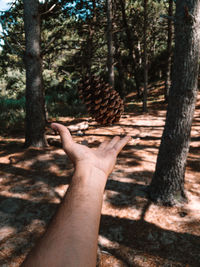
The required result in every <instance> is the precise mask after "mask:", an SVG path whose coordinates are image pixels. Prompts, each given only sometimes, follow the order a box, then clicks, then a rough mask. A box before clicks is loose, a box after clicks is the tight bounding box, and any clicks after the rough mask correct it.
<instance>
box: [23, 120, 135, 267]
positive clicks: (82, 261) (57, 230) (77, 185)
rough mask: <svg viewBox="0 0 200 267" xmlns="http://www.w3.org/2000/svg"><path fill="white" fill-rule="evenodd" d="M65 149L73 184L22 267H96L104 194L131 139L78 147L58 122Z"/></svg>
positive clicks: (55, 128)
mask: <svg viewBox="0 0 200 267" xmlns="http://www.w3.org/2000/svg"><path fill="white" fill-rule="evenodd" d="M51 127H52V128H53V129H54V130H56V131H58V132H59V134H60V137H61V141H62V145H63V149H64V151H65V152H66V154H67V155H68V157H69V158H70V159H71V161H72V162H73V164H74V174H73V177H72V181H71V184H70V185H69V188H68V190H67V192H66V194H65V196H64V198H63V200H62V203H61V204H60V206H59V208H58V211H57V213H56V214H55V216H54V217H53V219H52V221H51V223H50V225H49V227H48V228H47V231H46V232H45V234H44V236H43V237H42V238H41V239H40V240H39V242H38V243H37V244H36V246H35V248H33V250H32V251H31V252H30V253H29V255H28V256H27V258H26V259H25V261H24V263H23V264H22V265H21V266H22V267H86V266H87V267H94V266H96V257H97V243H98V231H99V222H100V216H101V208H102V201H103V192H104V189H105V185H106V182H107V178H108V176H109V174H110V173H111V172H112V170H113V168H114V166H115V162H116V158H117V155H118V154H119V152H120V151H121V150H122V148H123V147H124V146H125V145H126V144H127V143H128V141H129V140H130V137H129V136H126V137H124V138H122V139H120V138H119V137H118V136H116V137H114V138H113V139H112V140H111V141H110V142H108V141H105V142H103V143H101V144H100V146H99V147H98V148H97V149H91V148H88V147H87V146H84V145H80V144H77V143H75V142H74V141H73V139H72V137H71V135H70V133H69V131H68V129H67V128H66V127H65V126H63V125H61V124H57V123H53V124H52V125H51Z"/></svg>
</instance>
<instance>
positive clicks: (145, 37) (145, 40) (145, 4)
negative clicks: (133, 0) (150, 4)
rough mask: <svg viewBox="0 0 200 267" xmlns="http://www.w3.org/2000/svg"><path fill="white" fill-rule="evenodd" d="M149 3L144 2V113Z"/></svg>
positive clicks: (144, 109)
mask: <svg viewBox="0 0 200 267" xmlns="http://www.w3.org/2000/svg"><path fill="white" fill-rule="evenodd" d="M147 1H148V0H144V31H143V34H144V36H143V42H144V55H143V68H144V91H143V112H147V85H148V63H147V20H148V19H147Z"/></svg>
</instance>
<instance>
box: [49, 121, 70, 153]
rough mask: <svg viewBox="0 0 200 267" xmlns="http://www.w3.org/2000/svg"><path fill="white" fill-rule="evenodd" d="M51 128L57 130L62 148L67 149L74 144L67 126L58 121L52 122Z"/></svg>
mask: <svg viewBox="0 0 200 267" xmlns="http://www.w3.org/2000/svg"><path fill="white" fill-rule="evenodd" d="M51 128H52V129H53V130H56V131H58V132H59V134H60V138H61V142H62V145H63V149H65V150H69V149H70V148H71V147H72V145H73V144H74V141H73V139H72V136H71V134H70V132H69V130H68V129H67V127H65V126H64V125H62V124H59V123H52V124H51Z"/></svg>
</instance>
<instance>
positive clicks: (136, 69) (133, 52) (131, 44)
mask: <svg viewBox="0 0 200 267" xmlns="http://www.w3.org/2000/svg"><path fill="white" fill-rule="evenodd" d="M119 2H120V7H121V13H122V21H123V26H124V29H125V33H126V40H127V47H128V49H129V56H130V58H131V59H132V66H133V73H134V78H135V84H136V90H137V97H138V98H140V97H141V90H140V85H141V71H140V64H139V62H140V58H141V57H140V52H139V50H138V48H137V47H136V46H135V42H136V40H137V39H138V38H137V37H136V36H133V32H132V30H131V29H130V27H129V25H128V22H127V16H126V10H125V1H124V0H120V1H119ZM134 39H135V40H134Z"/></svg>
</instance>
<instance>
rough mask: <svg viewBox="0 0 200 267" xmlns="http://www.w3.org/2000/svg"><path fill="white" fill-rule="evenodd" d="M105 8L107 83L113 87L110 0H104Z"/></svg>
mask: <svg viewBox="0 0 200 267" xmlns="http://www.w3.org/2000/svg"><path fill="white" fill-rule="evenodd" d="M106 9H107V43H108V59H107V66H108V79H109V84H110V85H111V86H112V87H113V88H114V86H115V75H114V46H113V36H112V35H113V33H112V0H106Z"/></svg>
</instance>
